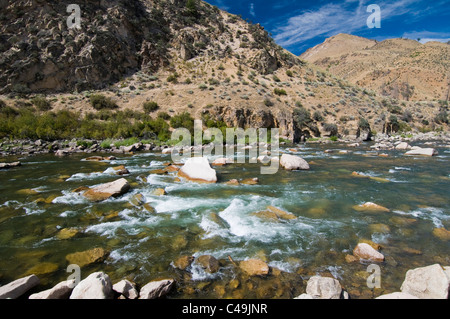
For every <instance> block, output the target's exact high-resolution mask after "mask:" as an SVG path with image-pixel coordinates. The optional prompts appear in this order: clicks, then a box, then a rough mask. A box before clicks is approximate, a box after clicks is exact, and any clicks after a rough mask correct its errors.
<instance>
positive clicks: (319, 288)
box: [295, 264, 450, 299]
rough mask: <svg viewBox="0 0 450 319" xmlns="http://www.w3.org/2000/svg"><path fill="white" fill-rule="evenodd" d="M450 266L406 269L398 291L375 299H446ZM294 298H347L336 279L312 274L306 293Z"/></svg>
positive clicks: (449, 284)
mask: <svg viewBox="0 0 450 319" xmlns="http://www.w3.org/2000/svg"><path fill="white" fill-rule="evenodd" d="M449 290H450V267H449V266H447V267H442V266H441V265H439V264H435V265H431V266H427V267H420V268H416V269H411V270H408V271H407V273H406V276H405V280H404V281H403V284H402V285H401V287H400V292H394V293H389V294H385V295H381V296H379V297H377V298H376V299H448V297H449ZM295 299H349V295H348V293H347V292H346V291H345V290H344V289H343V288H342V286H341V284H340V283H339V281H338V280H337V279H334V278H329V277H321V276H313V277H311V278H310V279H309V280H308V283H307V286H306V293H304V294H301V295H300V296H298V297H296V298H295Z"/></svg>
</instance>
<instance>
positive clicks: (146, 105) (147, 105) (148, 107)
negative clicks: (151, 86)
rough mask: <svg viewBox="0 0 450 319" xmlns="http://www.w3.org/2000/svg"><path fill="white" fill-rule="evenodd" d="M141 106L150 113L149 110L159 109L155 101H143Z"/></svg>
mask: <svg viewBox="0 0 450 319" xmlns="http://www.w3.org/2000/svg"><path fill="white" fill-rule="evenodd" d="M143 108H144V111H145V112H146V113H151V112H154V111H156V110H157V109H159V105H158V103H156V102H153V101H150V102H145V103H144V105H143Z"/></svg>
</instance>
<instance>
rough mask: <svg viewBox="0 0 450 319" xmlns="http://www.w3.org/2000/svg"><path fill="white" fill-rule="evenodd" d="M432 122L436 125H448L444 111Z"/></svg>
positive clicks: (446, 114)
mask: <svg viewBox="0 0 450 319" xmlns="http://www.w3.org/2000/svg"><path fill="white" fill-rule="evenodd" d="M434 121H435V122H436V123H438V124H443V123H445V124H448V122H449V121H448V113H447V111H445V110H442V111H440V112H439V113H438V114H437V115H436V117H435V118H434Z"/></svg>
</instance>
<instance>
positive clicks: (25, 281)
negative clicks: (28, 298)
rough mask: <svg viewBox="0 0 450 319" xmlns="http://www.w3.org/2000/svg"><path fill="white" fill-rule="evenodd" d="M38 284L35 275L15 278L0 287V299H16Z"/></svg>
mask: <svg viewBox="0 0 450 319" xmlns="http://www.w3.org/2000/svg"><path fill="white" fill-rule="evenodd" d="M38 284H39V278H38V277H36V275H30V276H28V277H24V278H20V279H17V280H15V281H13V282H10V283H9V284H7V285H4V286H1V287H0V299H16V298H18V297H20V296H22V295H23V294H24V293H26V292H27V291H28V290H30V289H31V288H33V287H35V286H37V285H38Z"/></svg>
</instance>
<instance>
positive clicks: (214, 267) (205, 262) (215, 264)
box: [196, 255, 219, 274]
mask: <svg viewBox="0 0 450 319" xmlns="http://www.w3.org/2000/svg"><path fill="white" fill-rule="evenodd" d="M196 262H197V263H198V264H199V265H200V266H202V268H203V269H205V270H206V271H207V272H209V273H211V274H213V273H216V272H217V271H218V270H219V261H218V260H217V259H216V258H214V256H211V255H203V256H199V257H198V258H197V259H196Z"/></svg>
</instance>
